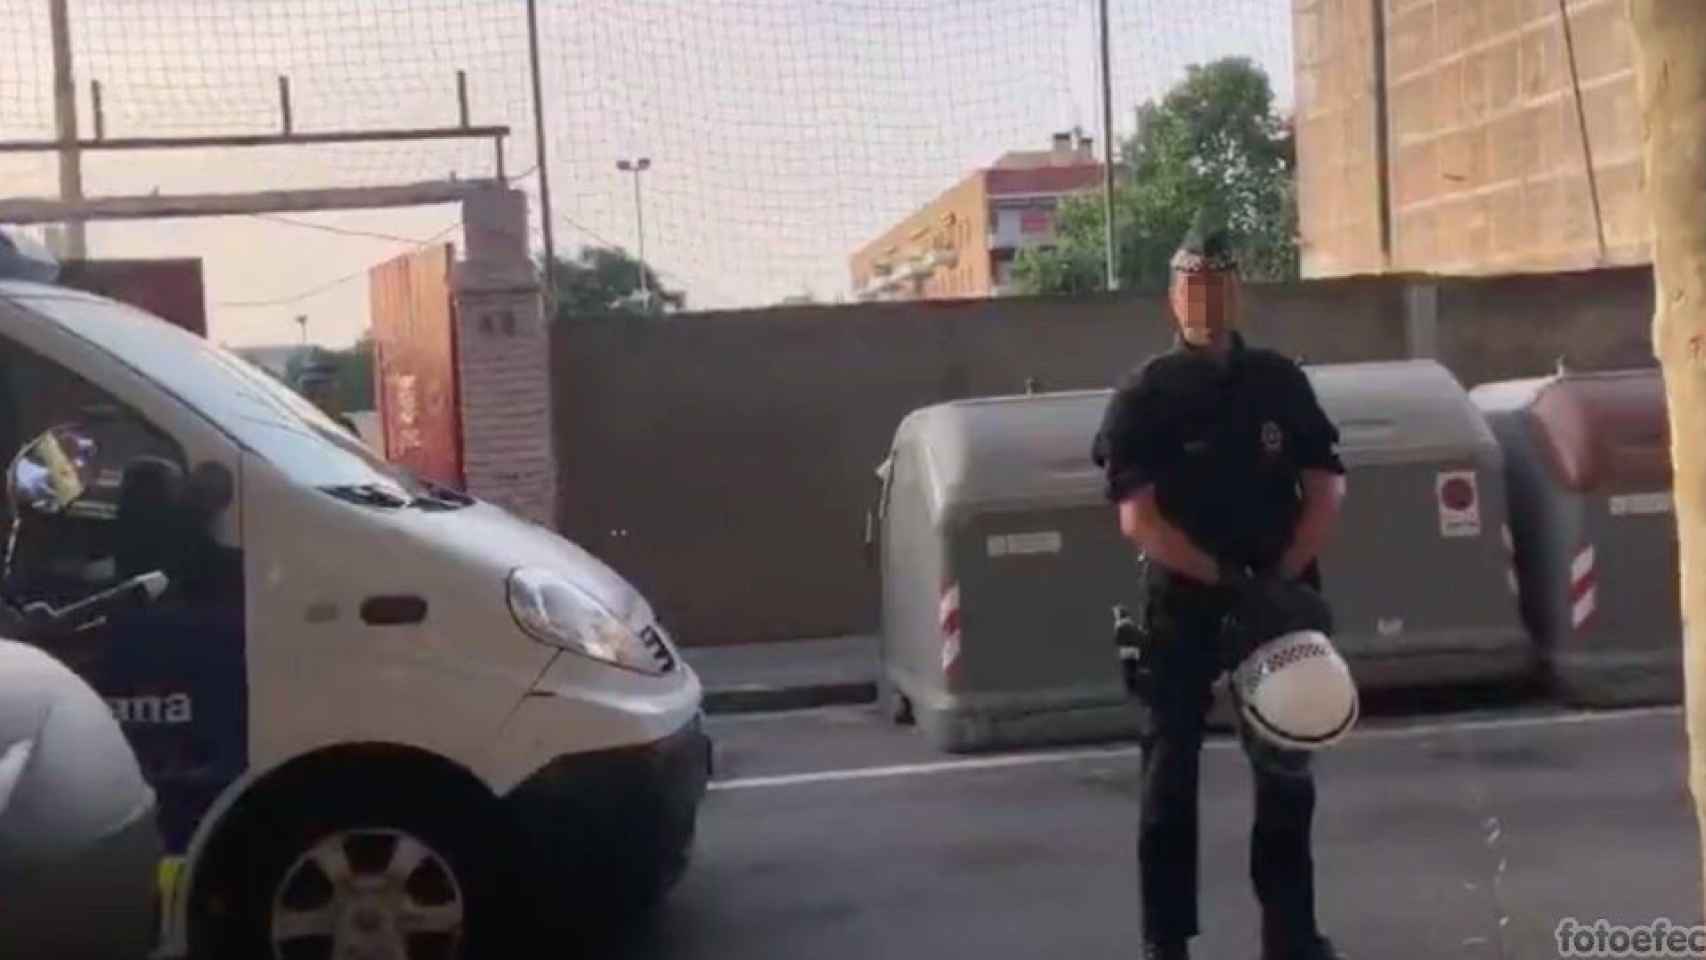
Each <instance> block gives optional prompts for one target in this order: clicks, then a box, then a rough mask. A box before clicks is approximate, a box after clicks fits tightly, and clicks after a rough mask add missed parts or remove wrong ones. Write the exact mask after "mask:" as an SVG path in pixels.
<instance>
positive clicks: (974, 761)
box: [710, 706, 1682, 791]
mask: <svg viewBox="0 0 1706 960" xmlns="http://www.w3.org/2000/svg"><path fill="white" fill-rule="evenodd" d="M1681 712H1682V708H1681V707H1680V706H1659V707H1635V708H1631V709H1626V710H1594V711H1582V712H1577V713H1559V714H1545V715H1540V716H1529V717H1495V718H1490V719H1484V720H1459V721H1455V722H1446V723H1415V724H1406V725H1401V726H1391V727H1365V728H1363V729H1361V730H1358V731H1356V732H1354V733H1352V734H1351V735H1350V737H1348V738H1347V739H1346V740H1344V741H1342V744H1341V745H1347V744H1353V743H1356V742H1358V741H1362V740H1398V739H1405V738H1410V737H1429V736H1439V735H1441V734H1447V733H1474V732H1477V731H1485V730H1518V729H1524V728H1528V727H1554V726H1576V725H1580V724H1587V723H1610V722H1615V721H1618V720H1637V719H1643V718H1646V717H1654V716H1665V715H1680V714H1681ZM1237 748H1238V740H1237V739H1236V738H1235V737H1221V738H1216V739H1213V740H1208V741H1205V742H1204V743H1203V749H1205V750H1232V749H1237ZM1138 753H1139V750H1138V748H1137V747H1136V746H1135V745H1128V746H1118V747H1099V748H1087V749H1081V750H1055V751H1049V752H1042V753H1021V754H1013V755H1009V756H1000V757H972V758H968V759H965V760H941V761H933V762H930V763H903V764H895V765H892V766H882V767H853V768H850V769H844V770H817V771H812V772H809V773H787V774H778V775H775V776H767V777H740V778H735V779H732V780H717V781H713V782H712V783H711V785H710V789H711V790H714V791H723V790H758V789H766V788H772V787H797V786H807V785H810V784H817V783H840V782H847V781H856V780H884V779H892V778H895V777H919V776H931V775H935V774H943V773H960V772H969V771H977V770H1004V769H1012V768H1015V767H1037V766H1049V765H1052V764H1065V763H1077V762H1079V761H1082V760H1117V759H1122V758H1125V757H1136V756H1137V755H1138Z"/></svg>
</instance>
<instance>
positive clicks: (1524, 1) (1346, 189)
mask: <svg viewBox="0 0 1706 960" xmlns="http://www.w3.org/2000/svg"><path fill="white" fill-rule="evenodd" d="M1293 9H1294V22H1295V23H1296V25H1297V31H1296V44H1297V48H1298V58H1297V64H1298V65H1297V71H1298V81H1299V85H1298V91H1299V93H1298V96H1299V116H1300V124H1299V131H1298V137H1299V159H1300V165H1301V168H1302V169H1301V172H1300V175H1299V181H1300V188H1301V194H1300V204H1301V210H1300V216H1301V220H1302V233H1303V237H1304V249H1305V258H1304V266H1305V273H1306V275H1308V276H1333V275H1342V274H1345V273H1353V272H1367V271H1369V270H1370V269H1371V268H1379V269H1390V270H1394V271H1415V272H1429V273H1452V274H1486V273H1504V272H1518V271H1554V270H1573V269H1584V268H1590V267H1594V266H1600V265H1607V264H1613V265H1631V264H1634V265H1639V264H1645V263H1646V262H1648V248H1647V232H1648V218H1647V213H1646V206H1645V198H1644V194H1643V187H1642V183H1641V168H1640V119H1639V112H1638V110H1637V109H1636V102H1635V81H1634V72H1633V61H1632V52H1631V45H1630V34H1629V23H1628V14H1627V10H1626V6H1625V4H1624V2H1623V0H1569V2H1568V3H1567V5H1566V9H1567V12H1568V20H1567V22H1566V20H1565V18H1564V16H1563V15H1561V14H1560V11H1559V4H1558V0H1294V7H1293ZM1377 20H1378V21H1383V24H1384V29H1379V25H1378V24H1377V23H1376V21H1377ZM1371 27H1373V28H1374V29H1372V30H1371ZM1376 37H1379V38H1380V39H1381V40H1382V41H1383V43H1382V44H1381V45H1379V46H1378V47H1377V46H1376V45H1375V43H1374V40H1375V38H1376ZM1365 50H1366V51H1369V52H1368V53H1364V51H1365ZM1572 53H1573V57H1572ZM1380 95H1383V96H1384V105H1385V111H1386V122H1385V127H1384V131H1385V143H1384V145H1381V144H1379V143H1378V142H1377V143H1376V144H1375V149H1376V151H1377V152H1378V151H1379V150H1380V149H1384V151H1385V153H1386V156H1387V162H1386V164H1385V166H1384V167H1382V165H1380V164H1379V163H1374V164H1365V163H1363V162H1362V160H1361V158H1362V156H1363V154H1364V147H1365V142H1364V139H1363V136H1362V134H1363V133H1364V132H1365V131H1369V130H1372V131H1374V133H1375V136H1376V138H1378V136H1379V134H1380V132H1381V129H1382V127H1381V125H1380V122H1379V119H1380V114H1379V109H1380V105H1381V102H1382V101H1381V100H1380ZM1578 110H1579V113H1578ZM1584 124H1585V127H1586V138H1585V140H1584V138H1583V126H1584ZM1590 156H1591V161H1592V162H1591V170H1592V172H1593V178H1592V179H1591V180H1590V178H1589V170H1590V163H1589V158H1590ZM1382 176H1384V177H1385V184H1384V188H1385V190H1386V191H1387V194H1386V195H1387V197H1388V203H1387V207H1386V211H1387V214H1388V216H1389V218H1390V221H1391V236H1390V257H1389V259H1387V260H1386V262H1384V263H1383V264H1375V265H1371V264H1370V263H1369V262H1368V257H1367V256H1366V255H1365V251H1368V250H1371V249H1375V250H1377V249H1378V248H1379V243H1378V240H1379V236H1378V234H1377V235H1376V237H1375V240H1376V243H1375V244H1374V245H1373V246H1372V247H1371V246H1370V245H1369V243H1368V233H1367V224H1368V222H1369V217H1368V214H1369V212H1370V208H1369V204H1370V200H1369V198H1370V197H1371V196H1379V195H1380V191H1381V189H1382V183H1381V179H1380V178H1381V177H1382ZM1596 193H1597V200H1598V212H1597V215H1596V212H1595V197H1596ZM1372 212H1373V213H1374V214H1375V215H1376V219H1378V215H1379V213H1380V207H1379V205H1378V201H1376V204H1375V206H1374V207H1373V211H1372ZM1602 233H1603V239H1604V249H1603V252H1602V250H1601V234H1602Z"/></svg>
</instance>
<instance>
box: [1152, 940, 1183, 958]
mask: <svg viewBox="0 0 1706 960" xmlns="http://www.w3.org/2000/svg"><path fill="white" fill-rule="evenodd" d="M1143 960H1191V948H1190V947H1188V946H1186V945H1185V944H1184V943H1182V942H1181V943H1145V944H1144V945H1143Z"/></svg>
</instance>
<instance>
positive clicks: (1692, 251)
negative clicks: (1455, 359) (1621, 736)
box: [1629, 0, 1706, 880]
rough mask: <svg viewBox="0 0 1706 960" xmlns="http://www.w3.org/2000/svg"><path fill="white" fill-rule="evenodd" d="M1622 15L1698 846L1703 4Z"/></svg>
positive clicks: (1704, 825) (1702, 672) (1705, 730)
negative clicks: (1659, 380)
mask: <svg viewBox="0 0 1706 960" xmlns="http://www.w3.org/2000/svg"><path fill="white" fill-rule="evenodd" d="M1629 3H1630V7H1629V10H1630V20H1631V22H1632V24H1633V27H1634V37H1635V64H1636V74H1637V82H1638V85H1639V90H1640V94H1639V95H1640V105H1641V123H1642V130H1643V134H1644V136H1643V141H1644V142H1643V150H1644V153H1645V158H1644V162H1645V168H1646V191H1647V198H1646V199H1647V206H1648V208H1649V209H1650V210H1651V211H1652V228H1653V233H1652V241H1653V273H1654V283H1655V301H1654V303H1655V311H1654V317H1653V348H1654V351H1655V352H1656V353H1657V355H1658V358H1659V363H1660V364H1661V366H1662V367H1663V369H1664V381H1665V397H1666V405H1667V407H1668V409H1669V414H1670V426H1671V460H1672V463H1673V465H1674V466H1675V470H1676V474H1675V484H1676V487H1675V489H1676V523H1677V535H1678V537H1679V539H1680V542H1681V560H1682V619H1683V640H1682V643H1683V664H1684V669H1685V671H1686V675H1687V697H1686V702H1687V714H1688V742H1689V750H1688V756H1689V776H1688V782H1689V789H1690V791H1691V792H1692V794H1693V797H1694V811H1695V817H1696V820H1697V825H1698V828H1699V830H1700V831H1701V835H1703V836H1706V649H1703V645H1706V630H1703V629H1702V626H1701V624H1702V621H1703V619H1706V3H1703V2H1701V0H1629ZM1702 876H1703V880H1706V868H1703V875H1702Z"/></svg>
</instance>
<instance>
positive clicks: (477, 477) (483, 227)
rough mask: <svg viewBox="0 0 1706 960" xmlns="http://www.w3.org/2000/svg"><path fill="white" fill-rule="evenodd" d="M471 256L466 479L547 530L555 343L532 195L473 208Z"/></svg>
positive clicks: (463, 380)
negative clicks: (533, 232)
mask: <svg viewBox="0 0 1706 960" xmlns="http://www.w3.org/2000/svg"><path fill="white" fill-rule="evenodd" d="M463 222H464V231H465V236H466V237H467V243H468V251H467V256H466V258H465V259H464V260H463V261H462V262H461V263H459V264H457V271H456V278H455V285H454V295H455V303H456V318H455V319H456V338H457V365H458V382H459V386H460V397H461V403H462V436H463V442H462V457H463V473H464V476H465V477H466V482H467V489H468V492H469V493H472V494H473V495H475V496H477V497H480V498H482V499H485V500H489V501H491V502H493V503H496V504H498V505H499V506H502V507H505V508H506V509H509V510H510V511H512V512H514V513H516V514H518V515H519V516H522V517H525V518H527V519H529V520H533V521H535V522H538V523H542V524H545V525H547V526H550V525H553V524H554V523H555V521H556V515H557V504H556V484H557V463H556V456H555V451H554V450H553V448H552V444H551V439H550V438H551V435H552V432H551V424H552V416H551V414H552V411H551V370H550V360H549V355H550V336H549V330H548V327H547V325H546V322H545V309H544V302H543V299H542V297H541V296H540V289H539V285H538V280H537V278H536V276H535V274H534V272H533V270H532V267H531V264H530V262H529V260H528V259H527V255H526V250H527V232H526V228H527V210H526V200H525V197H524V195H522V194H521V193H519V192H514V191H503V192H496V193H494V194H493V195H491V196H488V197H479V198H475V199H471V200H469V201H466V202H465V203H464V205H463Z"/></svg>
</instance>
